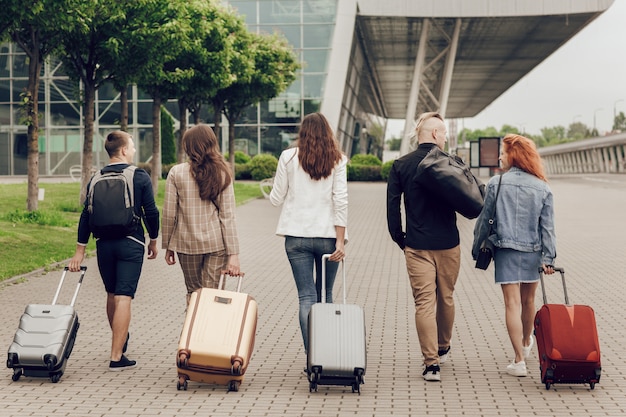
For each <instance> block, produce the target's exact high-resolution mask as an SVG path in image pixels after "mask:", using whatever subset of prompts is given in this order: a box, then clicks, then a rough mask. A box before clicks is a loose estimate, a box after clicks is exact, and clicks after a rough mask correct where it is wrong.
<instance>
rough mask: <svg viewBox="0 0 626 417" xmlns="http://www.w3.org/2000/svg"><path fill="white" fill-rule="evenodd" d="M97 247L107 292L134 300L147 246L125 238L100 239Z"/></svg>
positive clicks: (99, 265) (99, 266)
mask: <svg viewBox="0 0 626 417" xmlns="http://www.w3.org/2000/svg"><path fill="white" fill-rule="evenodd" d="M96 247H97V254H98V268H99V269H100V275H101V277H102V282H103V283H104V288H105V289H106V292H107V293H109V294H115V295H127V296H129V297H132V298H134V297H135V291H137V284H138V283H139V277H140V276H141V267H142V266H143V257H144V253H145V246H144V245H142V244H141V243H139V242H138V241H136V240H134V239H131V238H128V237H125V238H121V239H113V240H104V239H98V241H97V242H96Z"/></svg>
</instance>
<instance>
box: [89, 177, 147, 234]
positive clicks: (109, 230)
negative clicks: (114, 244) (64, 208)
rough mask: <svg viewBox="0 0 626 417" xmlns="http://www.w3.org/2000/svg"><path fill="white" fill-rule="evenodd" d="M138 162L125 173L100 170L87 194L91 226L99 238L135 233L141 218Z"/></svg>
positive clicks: (92, 180)
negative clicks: (136, 178)
mask: <svg viewBox="0 0 626 417" xmlns="http://www.w3.org/2000/svg"><path fill="white" fill-rule="evenodd" d="M135 169H137V167H136V166H134V165H129V166H128V167H127V168H124V170H123V171H121V172H116V171H112V172H105V173H103V172H102V171H98V172H96V173H95V174H94V176H93V178H92V179H91V185H90V187H89V193H88V194H87V209H88V211H89V227H90V229H91V233H93V235H94V237H96V238H104V239H119V238H122V237H125V236H129V235H132V234H133V233H134V232H135V230H136V229H137V226H138V224H139V223H140V221H141V219H140V218H139V216H137V215H136V214H135V187H134V184H133V177H134V175H135Z"/></svg>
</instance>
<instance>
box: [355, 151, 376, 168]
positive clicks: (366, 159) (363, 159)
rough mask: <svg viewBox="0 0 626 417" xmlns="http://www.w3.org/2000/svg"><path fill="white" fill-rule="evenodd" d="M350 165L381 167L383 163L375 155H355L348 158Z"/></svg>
mask: <svg viewBox="0 0 626 417" xmlns="http://www.w3.org/2000/svg"><path fill="white" fill-rule="evenodd" d="M350 164H351V165H378V166H380V165H382V164H383V163H382V162H381V160H380V159H379V158H378V157H377V156H376V155H369V154H368V155H365V154H362V153H360V154H356V155H353V156H352V158H350Z"/></svg>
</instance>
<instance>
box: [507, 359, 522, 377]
mask: <svg viewBox="0 0 626 417" xmlns="http://www.w3.org/2000/svg"><path fill="white" fill-rule="evenodd" d="M506 373H507V374H509V375H512V376H526V362H524V361H519V362H517V363H516V362H513V363H512V364H510V365H509V366H507V367H506Z"/></svg>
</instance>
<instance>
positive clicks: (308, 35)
mask: <svg viewBox="0 0 626 417" xmlns="http://www.w3.org/2000/svg"><path fill="white" fill-rule="evenodd" d="M342 1H345V0H342ZM225 3H228V4H229V5H230V6H231V7H232V8H233V9H235V10H236V11H237V12H238V14H240V15H242V16H243V18H244V20H245V22H246V25H247V27H248V29H249V30H250V31H252V32H256V33H276V32H278V33H281V34H283V35H284V36H285V37H286V39H287V40H288V42H289V43H290V44H291V45H292V47H293V50H294V52H295V53H296V55H297V57H298V59H299V60H300V62H301V63H302V69H301V70H300V71H299V72H298V75H297V78H296V80H295V81H294V82H293V84H292V85H291V86H290V87H289V88H288V89H287V91H285V92H283V93H282V94H281V95H280V96H278V97H276V98H274V99H272V100H270V101H268V102H263V103H260V104H258V105H256V106H250V107H249V108H248V109H247V111H246V112H245V113H244V115H243V116H242V117H241V119H240V120H239V121H238V123H237V124H236V126H235V135H236V138H235V145H236V149H237V150H242V151H244V152H246V153H247V154H249V155H251V156H253V155H256V154H258V153H272V154H274V155H276V156H278V155H279V154H280V152H281V151H282V150H283V149H285V148H286V147H288V146H289V145H290V144H291V143H292V142H293V141H294V140H295V138H296V135H297V129H298V126H299V123H300V121H301V119H302V117H303V115H306V114H308V113H311V112H315V111H322V112H325V109H324V105H323V101H324V98H325V97H329V95H328V93H329V91H327V87H328V79H329V77H333V80H334V81H333V84H332V86H331V87H329V88H330V89H333V90H336V91H331V93H333V94H337V96H336V98H335V97H333V96H332V95H331V97H333V98H332V99H331V100H329V99H327V101H328V102H332V103H333V106H334V107H333V109H332V111H328V113H326V112H325V114H326V115H327V117H329V120H330V121H331V125H332V126H333V128H335V130H336V133H337V138H338V140H339V142H340V145H341V147H342V150H343V151H344V152H345V153H346V154H348V155H352V154H354V153H358V152H367V147H364V146H363V145H364V141H362V140H360V139H363V136H364V133H365V132H366V129H365V128H366V127H367V124H368V123H370V121H372V120H371V119H376V118H375V117H374V116H372V115H373V114H382V112H381V111H380V109H370V108H369V107H368V105H367V103H371V100H367V98H366V97H364V96H366V95H367V94H363V91H368V90H367V87H366V86H367V85H368V84H370V80H369V79H368V77H370V76H369V73H367V72H363V70H362V69H363V67H364V65H363V54H362V52H361V51H362V50H361V47H360V43H359V40H358V38H357V37H356V36H355V37H354V39H353V38H352V37H353V34H352V33H351V34H350V35H349V36H348V39H342V40H341V41H342V42H343V43H344V44H345V45H346V46H345V47H344V49H343V50H341V51H335V55H333V54H332V50H333V47H335V48H336V45H337V41H338V39H337V35H336V30H335V29H336V26H337V25H339V24H344V23H346V22H343V23H342V22H337V21H336V19H337V16H338V8H339V7H341V6H340V2H339V0H232V1H225ZM347 3H350V2H347ZM347 3H343V4H342V5H343V7H346V5H347ZM352 3H353V5H354V7H352V6H348V7H349V8H350V10H352V9H353V11H351V13H354V15H353V16H351V18H349V21H348V22H347V23H346V24H348V25H349V24H350V23H351V24H352V25H354V17H355V15H356V2H355V1H352ZM344 14H345V13H344ZM344 37H345V36H344ZM333 42H335V44H334V46H333ZM336 49H337V48H336ZM331 56H335V58H334V59H337V58H336V57H337V56H340V57H341V60H343V61H345V63H344V64H343V65H342V66H340V67H341V68H342V69H340V70H339V71H337V70H336V69H335V70H334V72H333V73H332V74H329V67H330V66H331V64H330V60H331ZM41 75H42V76H41V85H40V89H39V113H40V121H39V122H40V124H39V126H40V130H39V151H40V154H39V175H45V176H48V175H68V174H70V173H71V172H72V171H75V170H76V167H78V166H80V164H81V157H82V152H81V150H82V144H83V134H84V128H83V122H82V120H83V108H82V105H81V104H80V100H79V95H80V86H79V84H78V83H76V82H73V81H71V80H70V79H69V77H68V76H67V75H66V74H65V73H64V71H63V65H62V64H61V62H60V61H59V59H57V58H55V57H51V58H49V59H48V61H47V62H46V63H45V64H44V66H43V69H42V74H41ZM27 82H28V58H27V56H26V54H25V53H24V52H23V51H22V50H20V49H19V47H17V45H15V44H13V43H2V44H0V175H27V127H26V126H25V125H24V124H21V123H20V94H21V93H22V92H23V91H24V90H25V88H26V86H27ZM339 102H341V103H339ZM151 106H152V100H151V98H150V97H149V96H148V95H147V94H145V93H143V92H142V91H140V90H139V89H138V88H137V87H135V86H133V87H132V88H130V89H129V128H128V130H129V132H130V133H131V134H132V135H133V136H134V138H135V142H136V146H137V157H136V159H137V160H136V161H135V162H147V161H149V160H150V158H151V155H152V119H151ZM166 107H167V108H168V110H169V111H170V113H171V115H172V117H174V119H176V118H178V115H179V112H178V106H177V104H176V100H170V101H168V102H167V104H166ZM95 111H96V117H95V136H94V141H93V152H94V156H93V164H94V165H95V166H96V167H98V166H103V165H105V164H106V163H107V162H108V156H107V154H106V152H105V151H104V149H103V138H104V137H105V136H106V134H107V133H108V132H110V131H111V130H115V129H118V128H119V119H120V116H119V115H120V102H119V93H118V92H117V91H115V89H114V88H113V86H112V85H105V86H103V87H101V88H100V89H98V91H97V92H96V103H95ZM330 113H332V115H331V114H330ZM222 119H223V127H226V126H227V121H226V120H225V118H222ZM200 120H201V121H202V122H205V123H209V124H211V123H212V122H213V120H214V119H213V115H212V114H211V110H210V106H209V105H205V106H203V109H202V110H201V112H200ZM368 120H369V121H368ZM381 120H382V119H376V120H373V122H374V123H378V124H384V120H383V121H382V122H381ZM175 126H177V123H175ZM227 134H228V130H227V129H225V128H224V129H222V135H223V143H222V149H225V150H226V149H228V147H227V140H228V138H227Z"/></svg>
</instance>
